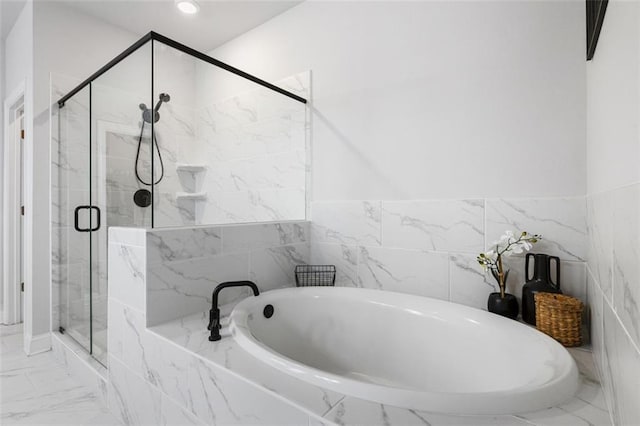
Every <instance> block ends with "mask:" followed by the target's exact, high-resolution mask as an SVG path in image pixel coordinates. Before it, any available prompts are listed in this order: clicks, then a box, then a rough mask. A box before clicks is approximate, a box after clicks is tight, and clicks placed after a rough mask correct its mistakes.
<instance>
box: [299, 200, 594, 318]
mask: <svg viewBox="0 0 640 426" xmlns="http://www.w3.org/2000/svg"><path fill="white" fill-rule="evenodd" d="M585 211H586V208H585V198H584V197H571V198H544V199H533V198H532V199H467V200H410V201H379V200H377V201H317V202H313V203H312V205H311V216H312V222H311V236H312V240H311V262H312V263H330V264H335V265H336V266H337V268H338V276H337V283H338V285H344V286H352V287H367V288H378V289H384V290H391V291H399V292H404V293H412V294H418V295H422V296H429V297H435V298H439V299H443V300H451V301H453V302H457V303H463V304H465V305H469V306H473V307H477V308H482V309H486V303H487V296H488V294H489V293H490V292H493V291H496V290H497V285H496V283H495V281H494V280H493V278H492V277H490V276H488V275H485V274H484V273H483V272H482V269H481V268H480V267H479V265H478V264H477V262H476V256H477V254H478V253H479V252H481V251H484V250H486V249H488V248H489V247H490V244H491V243H492V242H493V241H495V240H497V239H498V238H499V236H500V235H501V234H502V233H503V232H504V231H505V230H507V229H511V230H514V231H516V230H527V231H529V232H535V233H539V234H542V235H543V236H544V239H543V240H542V242H540V243H539V244H537V245H536V247H535V250H534V252H543V253H548V254H552V255H556V256H559V257H560V259H561V261H562V267H561V285H562V287H563V289H564V291H565V293H568V294H571V295H573V296H576V297H579V298H581V299H582V300H584V301H586V297H587V291H586V266H585V259H586V239H587V229H586V217H585ZM508 266H509V267H510V268H511V273H510V276H509V283H508V287H509V292H511V293H513V294H515V295H516V296H518V297H520V294H521V288H522V285H523V284H524V280H525V278H524V258H523V257H522V256H518V257H513V258H510V259H509V263H508Z"/></svg>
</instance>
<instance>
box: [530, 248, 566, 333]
mask: <svg viewBox="0 0 640 426" xmlns="http://www.w3.org/2000/svg"><path fill="white" fill-rule="evenodd" d="M531 258H533V259H534V265H533V278H529V259H531ZM551 261H555V263H556V277H557V278H556V280H557V281H558V282H557V283H554V282H553V281H551ZM524 268H525V277H526V284H525V285H524V287H522V319H523V320H524V321H526V322H527V323H529V324H532V325H536V304H535V299H534V296H535V294H536V293H538V292H542V293H560V294H562V291H560V259H559V258H558V257H556V256H548V255H546V254H541V253H536V254H534V253H527V257H526V260H525V267H524Z"/></svg>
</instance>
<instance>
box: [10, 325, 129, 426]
mask: <svg viewBox="0 0 640 426" xmlns="http://www.w3.org/2000/svg"><path fill="white" fill-rule="evenodd" d="M0 424H2V425H53V424H58V425H114V426H115V425H120V424H121V423H120V422H119V421H118V420H117V419H116V418H115V417H113V416H112V415H111V414H110V413H109V411H108V410H107V407H106V406H105V405H104V404H102V403H101V401H100V400H99V399H98V397H97V396H96V395H94V394H93V393H92V392H91V391H90V390H89V389H87V388H86V387H84V386H82V385H81V384H80V383H79V382H77V381H76V380H75V379H74V378H72V377H71V376H69V375H68V374H67V372H66V371H65V370H64V369H63V367H62V366H61V365H60V364H58V363H57V362H56V360H55V359H54V357H53V353H52V352H51V351H48V352H44V353H41V354H38V355H34V356H30V357H28V356H27V355H25V353H24V351H23V350H22V326H21V325H18V326H0Z"/></svg>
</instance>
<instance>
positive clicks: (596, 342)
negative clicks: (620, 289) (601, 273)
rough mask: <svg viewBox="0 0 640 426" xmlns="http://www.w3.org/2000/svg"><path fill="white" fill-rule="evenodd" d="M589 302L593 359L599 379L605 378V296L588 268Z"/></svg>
mask: <svg viewBox="0 0 640 426" xmlns="http://www.w3.org/2000/svg"><path fill="white" fill-rule="evenodd" d="M587 300H588V310H589V318H590V323H589V324H590V335H591V347H592V351H593V359H594V363H595V366H596V369H597V371H598V377H600V378H601V380H602V377H603V371H602V366H603V360H602V353H603V351H604V347H603V345H604V337H603V336H604V329H603V327H604V322H603V315H604V313H603V309H604V305H603V303H604V302H603V296H602V291H601V290H600V287H598V284H597V283H596V281H595V279H594V277H593V274H592V273H591V271H590V269H589V268H587Z"/></svg>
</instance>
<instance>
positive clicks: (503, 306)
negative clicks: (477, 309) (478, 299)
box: [487, 293, 518, 319]
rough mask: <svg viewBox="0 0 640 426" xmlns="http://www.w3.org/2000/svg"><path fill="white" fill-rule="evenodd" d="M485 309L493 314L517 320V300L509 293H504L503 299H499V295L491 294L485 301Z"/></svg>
mask: <svg viewBox="0 0 640 426" xmlns="http://www.w3.org/2000/svg"><path fill="white" fill-rule="evenodd" d="M487 309H488V310H489V312H492V313H494V314H498V315H502V316H503V317H507V318H511V319H516V318H518V299H516V297H515V296H514V295H513V294H509V293H505V294H504V297H501V296H500V293H491V294H490V295H489V299H488V300H487Z"/></svg>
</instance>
